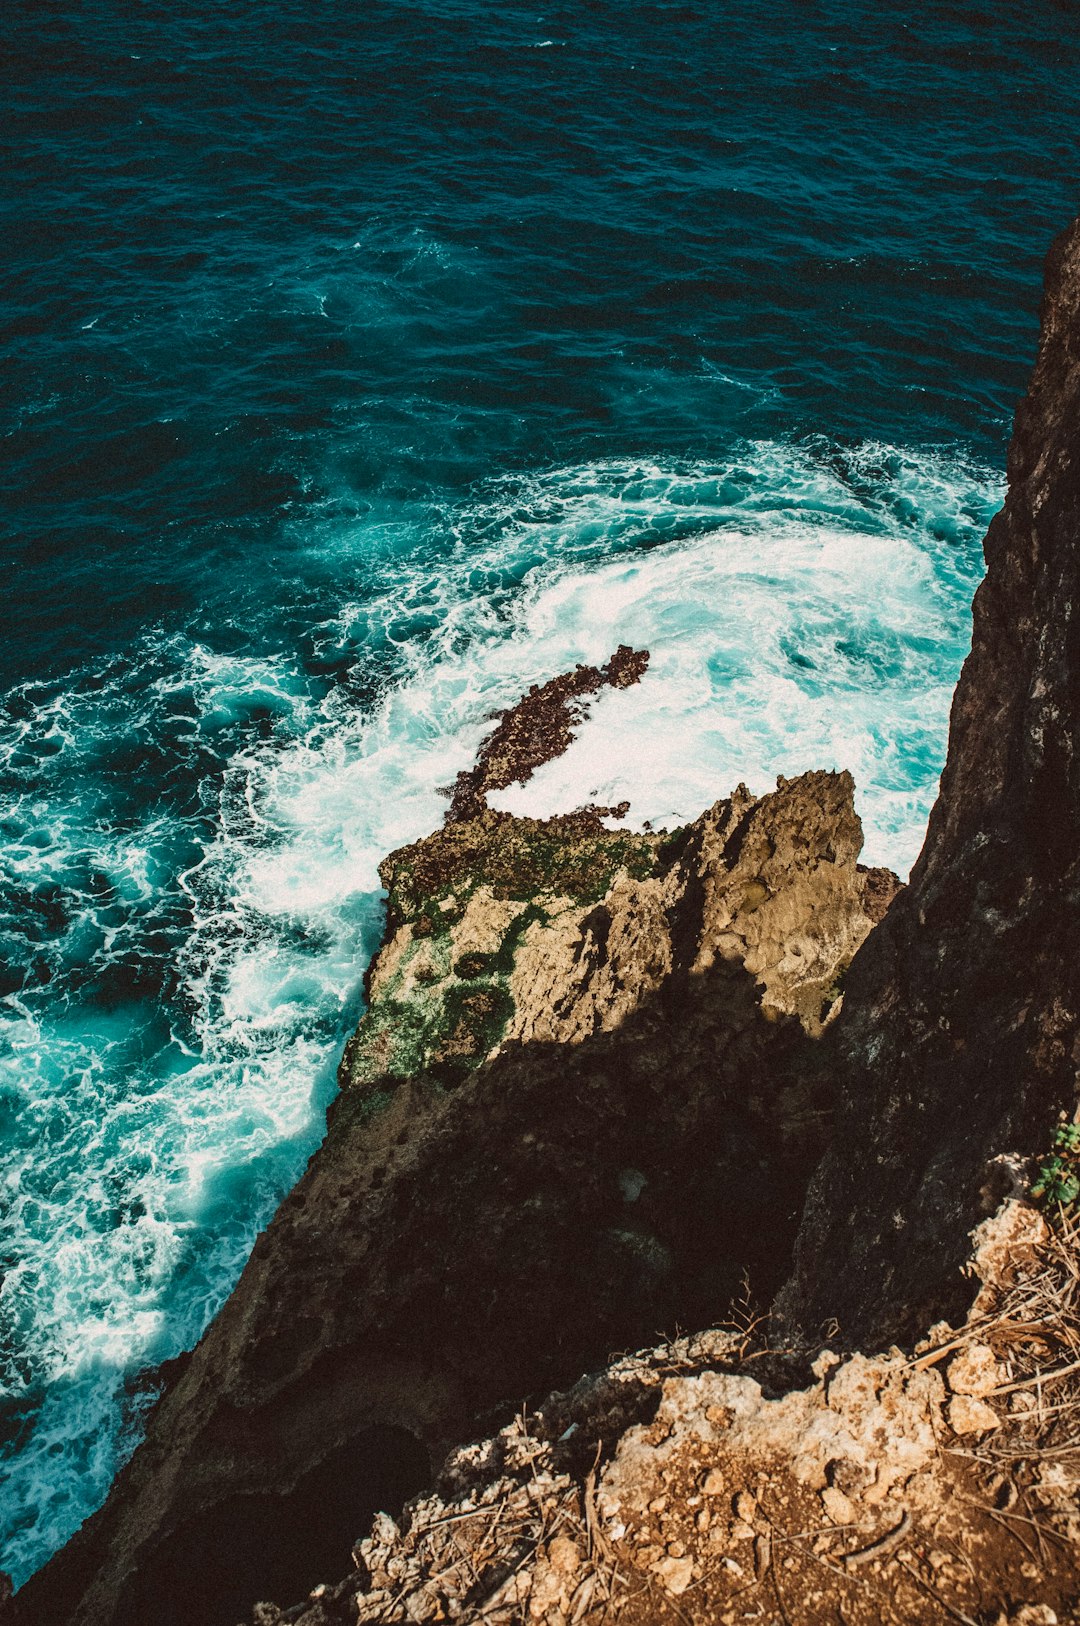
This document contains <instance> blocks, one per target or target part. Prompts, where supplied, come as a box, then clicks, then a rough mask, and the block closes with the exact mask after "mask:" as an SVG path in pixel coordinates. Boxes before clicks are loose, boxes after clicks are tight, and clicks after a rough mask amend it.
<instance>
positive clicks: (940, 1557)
mask: <svg viewBox="0 0 1080 1626" xmlns="http://www.w3.org/2000/svg"><path fill="white" fill-rule="evenodd" d="M926 1561H927V1563H928V1564H929V1565H930V1568H931V1569H932V1570H943V1569H944V1568H945V1567H946V1565H947V1564H948V1563H949V1555H948V1553H943V1552H942V1551H941V1549H940V1548H939V1547H931V1549H930V1551H929V1552H928V1553H927V1555H926Z"/></svg>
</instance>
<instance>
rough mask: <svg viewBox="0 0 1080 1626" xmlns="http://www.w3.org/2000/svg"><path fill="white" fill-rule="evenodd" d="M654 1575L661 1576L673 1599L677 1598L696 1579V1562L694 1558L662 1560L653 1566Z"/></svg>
mask: <svg viewBox="0 0 1080 1626" xmlns="http://www.w3.org/2000/svg"><path fill="white" fill-rule="evenodd" d="M652 1573H653V1574H654V1575H656V1576H659V1578H660V1580H661V1581H662V1582H663V1583H664V1585H665V1587H666V1588H667V1590H668V1591H669V1592H670V1593H671V1595H672V1597H674V1598H677V1597H678V1596H679V1595H680V1593H682V1592H685V1591H686V1589H687V1587H688V1586H689V1585H690V1582H691V1581H692V1580H693V1579H694V1561H693V1559H692V1558H670V1557H668V1558H661V1559H660V1560H659V1561H658V1562H657V1563H655V1564H654V1565H653V1566H652Z"/></svg>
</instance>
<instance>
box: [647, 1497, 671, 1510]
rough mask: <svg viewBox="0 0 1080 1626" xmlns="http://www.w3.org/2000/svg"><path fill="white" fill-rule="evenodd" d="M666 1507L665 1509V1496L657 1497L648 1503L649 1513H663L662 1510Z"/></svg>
mask: <svg viewBox="0 0 1080 1626" xmlns="http://www.w3.org/2000/svg"><path fill="white" fill-rule="evenodd" d="M666 1507H667V1497H666V1496H657V1497H656V1498H655V1499H654V1500H653V1501H651V1502H650V1503H649V1512H650V1513H663V1511H664V1509H665V1508H666Z"/></svg>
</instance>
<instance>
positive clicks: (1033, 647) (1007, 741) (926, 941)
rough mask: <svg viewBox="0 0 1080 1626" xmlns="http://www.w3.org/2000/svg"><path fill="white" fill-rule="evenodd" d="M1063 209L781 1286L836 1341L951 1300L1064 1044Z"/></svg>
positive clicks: (1058, 1067) (1073, 302)
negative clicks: (934, 778) (998, 485)
mask: <svg viewBox="0 0 1080 1626" xmlns="http://www.w3.org/2000/svg"><path fill="white" fill-rule="evenodd" d="M1078 425H1080V222H1078V223H1077V224H1076V225H1074V226H1073V227H1072V228H1071V229H1070V230H1069V231H1067V232H1066V233H1065V234H1064V236H1062V237H1061V238H1060V239H1059V240H1058V242H1057V243H1056V244H1055V245H1054V247H1053V249H1052V251H1051V253H1050V256H1049V259H1048V262H1047V268H1046V292H1045V298H1044V302H1043V312H1042V339H1041V344H1040V348H1039V356H1038V361H1037V364H1036V367H1035V372H1034V375H1033V378H1032V381H1031V386H1030V389H1029V391H1028V395H1027V399H1026V400H1025V401H1024V402H1023V403H1022V405H1021V406H1020V408H1019V410H1018V412H1017V417H1016V427H1015V432H1014V435H1013V440H1012V444H1011V447H1010V451H1009V490H1008V496H1007V499H1006V502H1005V507H1004V509H1003V511H1002V512H1001V513H1000V514H999V515H998V516H997V518H996V519H995V520H994V521H993V523H992V525H991V527H990V530H989V533H988V535H987V538H986V561H987V573H986V578H985V580H984V581H983V583H982V586H981V587H980V588H979V591H978V593H977V595H976V598H975V605H974V635H973V641H972V650H971V655H970V657H969V659H968V661H967V663H966V664H965V666H964V670H963V674H962V676H961V678H960V683H959V686H958V688H957V691H956V696H955V699H954V702H953V709H952V721H951V730H950V738H949V752H948V762H947V765H946V768H945V772H944V774H943V776H942V781H941V794H940V797H939V799H938V802H937V804H936V806H935V808H934V810H933V813H932V815H931V819H930V827H929V831H928V834H927V839H926V845H925V847H924V849H923V852H922V855H921V857H920V858H919V861H918V863H917V864H916V866H915V869H914V870H913V872H912V876H911V881H910V885H909V886H908V888H907V889H906V891H905V892H904V893H903V894H902V895H901V896H900V898H899V899H898V900H897V903H896V905H895V906H894V908H893V909H891V910H890V912H889V915H888V918H887V919H886V920H885V922H884V924H883V925H882V926H881V928H880V929H879V930H878V931H876V932H875V933H874V934H873V936H872V937H871V938H870V940H869V941H868V942H867V943H866V945H865V947H864V948H863V950H862V951H861V952H860V954H859V955H858V956H857V958H856V960H855V962H854V964H853V965H852V967H851V971H850V973H849V976H848V981H847V985H846V986H847V994H846V998H845V1010H844V1013H843V1017H842V1019H841V1022H840V1023H839V1025H838V1030H837V1033H836V1039H837V1042H838V1049H839V1060H838V1071H839V1074H840V1077H841V1079H842V1090H841V1104H840V1109H839V1113H838V1117H837V1122H836V1131H835V1139H834V1143H833V1147H832V1150H831V1151H830V1153H829V1155H828V1157H827V1158H826V1160H825V1163H824V1165H823V1167H822V1169H821V1171H820V1173H819V1175H818V1177H817V1178H816V1180H815V1182H814V1186H813V1190H812V1193H811V1198H810V1201H809V1204H808V1208H807V1214H806V1219H805V1221H804V1224H803V1227H802V1231H801V1235H800V1241H799V1250H798V1269H797V1273H796V1275H795V1278H794V1281H793V1282H792V1284H791V1286H790V1288H789V1289H788V1291H787V1292H786V1293H785V1294H784V1297H783V1301H782V1303H783V1308H784V1311H785V1313H786V1315H787V1316H788V1318H789V1320H791V1321H793V1322H795V1323H797V1324H800V1325H802V1326H803V1327H804V1328H814V1327H816V1326H818V1325H819V1324H820V1323H821V1322H822V1321H824V1320H826V1319H830V1318H836V1319H837V1320H838V1321H839V1322H840V1324H841V1327H842V1330H843V1336H844V1337H845V1339H847V1340H848V1341H849V1342H855V1343H858V1342H862V1341H864V1340H868V1341H871V1342H873V1343H877V1342H880V1341H881V1340H883V1339H885V1340H887V1339H888V1338H891V1337H894V1336H902V1335H905V1334H910V1333H911V1332H912V1331H913V1329H914V1328H916V1327H917V1326H918V1325H919V1324H921V1323H923V1324H924V1323H925V1322H926V1321H927V1320H928V1319H933V1318H934V1317H935V1316H936V1315H939V1314H950V1315H955V1314H957V1313H958V1312H959V1309H960V1307H961V1304H962V1302H963V1296H964V1292H965V1288H964V1285H963V1278H962V1277H961V1275H960V1269H959V1267H960V1263H961V1260H962V1258H963V1255H964V1248H965V1238H966V1233H967V1231H968V1230H969V1228H970V1227H971V1225H972V1224H973V1223H975V1222H976V1220H977V1219H978V1218H979V1217H980V1216H981V1215H983V1214H985V1213H986V1212H987V1211H988V1209H989V1208H992V1207H993V1206H994V1204H995V1203H996V1202H997V1201H998V1200H999V1198H1000V1196H1001V1195H1002V1188H1003V1185H1005V1184H1007V1181H1008V1177H1009V1165H1008V1164H1007V1163H1005V1164H1002V1163H1000V1162H999V1163H995V1159H997V1158H1001V1157H1004V1156H1007V1155H1008V1154H1017V1153H1018V1154H1030V1153H1032V1152H1035V1151H1038V1150H1040V1149H1041V1148H1042V1147H1043V1146H1044V1145H1045V1144H1046V1141H1047V1139H1048V1136H1049V1133H1050V1131H1051V1127H1052V1124H1053V1122H1054V1119H1055V1117H1056V1114H1057V1113H1058V1111H1059V1110H1065V1111H1068V1112H1069V1113H1071V1112H1072V1111H1073V1109H1074V1107H1075V1104H1076V1100H1077V1078H1078V1067H1080V955H1078V953H1077V946H1078V944H1080V428H1078Z"/></svg>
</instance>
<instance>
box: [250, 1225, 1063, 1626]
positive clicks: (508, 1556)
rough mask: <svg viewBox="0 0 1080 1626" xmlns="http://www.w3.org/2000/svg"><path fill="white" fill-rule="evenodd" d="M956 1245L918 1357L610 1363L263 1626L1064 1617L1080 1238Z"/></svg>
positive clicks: (776, 1623)
mask: <svg viewBox="0 0 1080 1626" xmlns="http://www.w3.org/2000/svg"><path fill="white" fill-rule="evenodd" d="M973 1240H974V1244H975V1246H974V1249H973V1257H972V1260H971V1269H972V1270H973V1272H974V1274H976V1275H977V1276H978V1278H979V1280H980V1284H981V1285H980V1291H979V1295H978V1298H977V1301H976V1304H975V1306H974V1308H973V1311H972V1314H971V1315H970V1316H969V1318H968V1319H967V1321H966V1322H965V1323H964V1324H963V1325H962V1326H961V1327H959V1328H957V1329H953V1328H951V1327H949V1326H947V1325H944V1324H938V1325H936V1326H935V1327H933V1328H931V1329H930V1330H929V1333H928V1335H927V1336H926V1337H924V1338H923V1339H922V1340H921V1341H920V1342H919V1343H918V1344H917V1345H916V1346H915V1350H914V1352H913V1353H910V1354H908V1353H905V1352H902V1351H901V1350H899V1349H895V1348H894V1349H892V1350H890V1351H888V1352H886V1353H884V1354H880V1355H876V1356H873V1357H867V1356H864V1355H851V1356H848V1357H847V1358H842V1357H841V1356H840V1355H838V1354H835V1353H834V1352H832V1351H831V1350H828V1349H825V1350H822V1351H820V1352H819V1353H818V1355H817V1358H816V1359H815V1360H814V1361H813V1363H812V1365H811V1366H810V1367H809V1369H808V1370H803V1371H800V1370H799V1365H798V1363H797V1362H796V1361H794V1360H793V1359H792V1358H791V1357H790V1356H784V1355H782V1354H777V1353H769V1352H768V1351H766V1350H763V1349H761V1348H758V1349H756V1350H754V1349H748V1347H747V1345H748V1341H749V1340H748V1338H747V1335H746V1332H745V1330H744V1331H743V1333H741V1334H740V1333H739V1332H736V1331H734V1330H728V1331H722V1330H721V1331H713V1332H710V1333H704V1334H700V1335H698V1336H696V1337H693V1338H683V1339H678V1340H676V1341H674V1342H672V1343H668V1344H665V1345H663V1346H661V1347H659V1348H656V1349H652V1350H648V1351H643V1352H641V1353H639V1354H637V1355H634V1356H630V1357H624V1358H622V1359H621V1360H619V1361H617V1362H615V1363H613V1364H612V1365H611V1366H610V1367H609V1368H608V1369H607V1370H606V1371H605V1372H603V1373H602V1374H600V1375H598V1376H596V1377H594V1378H591V1379H587V1380H584V1381H583V1382H581V1383H580V1384H578V1385H577V1386H576V1388H575V1389H574V1390H572V1391H571V1392H570V1393H568V1394H562V1395H555V1396H552V1397H551V1398H550V1399H549V1400H548V1401H547V1402H546V1403H545V1404H544V1405H543V1406H542V1407H541V1408H540V1409H539V1410H538V1411H537V1412H536V1413H534V1414H528V1413H525V1412H523V1413H522V1414H521V1415H520V1416H519V1417H518V1418H516V1419H515V1420H514V1421H513V1423H511V1424H510V1425H509V1426H508V1427H506V1428H504V1429H503V1430H502V1431H501V1432H500V1433H499V1434H498V1435H497V1436H495V1437H493V1438H491V1439H488V1440H486V1441H484V1442H482V1443H481V1444H478V1445H474V1446H470V1447H468V1448H466V1449H465V1450H462V1451H459V1452H457V1453H455V1454H454V1455H453V1456H452V1457H451V1458H450V1460H449V1461H448V1463H447V1464H446V1466H445V1468H444V1471H443V1474H442V1478H441V1481H440V1484H439V1487H438V1491H437V1493H436V1494H433V1495H428V1496H425V1497H422V1498H419V1499H418V1500H417V1501H415V1502H413V1503H412V1504H411V1505H410V1506H409V1507H408V1508H407V1509H406V1510H405V1514H404V1516H403V1517H402V1518H401V1520H400V1522H398V1521H395V1520H394V1519H392V1518H391V1517H389V1516H388V1515H387V1514H380V1515H379V1516H378V1517H377V1518H376V1519H375V1521H374V1523H373V1525H372V1527H371V1529H370V1531H369V1533H367V1534H366V1535H365V1536H364V1537H363V1539H361V1540H360V1541H358V1542H357V1544H356V1547H355V1549H354V1553H353V1565H354V1567H353V1570H352V1573H351V1574H350V1575H349V1576H348V1577H347V1578H346V1579H345V1580H343V1581H340V1582H339V1583H337V1584H336V1585H322V1586H320V1587H318V1588H316V1589H315V1590H313V1592H312V1593H311V1595H310V1597H309V1598H308V1600H307V1601H306V1602H305V1603H301V1604H297V1605H294V1606H293V1607H292V1608H289V1609H286V1610H282V1609H279V1608H278V1607H277V1606H276V1605H274V1604H270V1603H266V1604H262V1605H260V1606H258V1607H257V1608H256V1610H255V1612H254V1614H253V1616H251V1617H250V1618H251V1620H252V1621H253V1622H254V1626H288V1623H295V1626H344V1623H346V1622H347V1623H349V1626H352V1623H357V1626H364V1623H368V1626H375V1623H385V1626H392V1623H398V1622H401V1623H404V1622H414V1623H417V1626H427V1623H435V1622H445V1621H457V1622H461V1623H463V1626H464V1623H479V1622H485V1623H487V1626H514V1623H528V1622H538V1623H545V1626H565V1623H567V1622H574V1623H577V1622H584V1623H585V1626H599V1622H601V1621H612V1620H617V1621H618V1622H620V1626H668V1623H672V1626H674V1623H675V1622H683V1623H685V1622H688V1621H695V1622H709V1623H716V1626H735V1623H737V1622H738V1623H741V1622H743V1621H746V1620H757V1621H762V1622H767V1623H769V1626H783V1623H785V1622H788V1621H792V1622H793V1621H799V1622H800V1623H803V1626H825V1623H828V1626H833V1623H835V1622H837V1621H841V1622H844V1623H845V1626H911V1623H912V1622H914V1621H917V1622H919V1623H920V1626H947V1623H948V1622H956V1621H959V1622H961V1623H964V1622H969V1623H972V1626H1055V1623H1060V1626H1067V1623H1069V1622H1072V1621H1075V1620H1076V1619H1077V1618H1078V1616H1077V1613H1076V1609H1077V1603H1078V1600H1080V1574H1078V1571H1077V1557H1078V1555H1080V1512H1078V1511H1077V1507H1078V1504H1077V1491H1078V1489H1080V1457H1078V1454H1077V1450H1076V1438H1077V1436H1076V1423H1077V1415H1078V1413H1080V1384H1078V1383H1077V1378H1076V1374H1075V1372H1074V1371H1071V1370H1070V1361H1069V1360H1068V1358H1067V1357H1066V1354H1065V1346H1067V1345H1068V1344H1069V1342H1070V1340H1073V1339H1075V1338H1076V1335H1077V1333H1078V1331H1080V1304H1078V1303H1077V1302H1076V1301H1075V1297H1074V1294H1073V1289H1074V1287H1075V1246H1076V1238H1075V1236H1074V1235H1072V1234H1071V1232H1070V1231H1069V1230H1066V1231H1065V1232H1064V1233H1063V1232H1061V1231H1060V1230H1059V1231H1056V1232H1055V1231H1051V1230H1050V1228H1049V1227H1048V1226H1047V1225H1046V1223H1045V1222H1044V1220H1043V1218H1042V1217H1041V1216H1040V1215H1039V1214H1038V1213H1037V1212H1036V1211H1035V1210H1034V1209H1033V1208H1031V1207H1030V1206H1028V1205H1026V1204H1023V1203H1018V1202H1015V1201H1010V1202H1009V1203H1007V1204H1006V1205H1005V1206H1004V1207H1003V1208H1002V1210H1000V1211H999V1213H998V1214H997V1215H996V1216H995V1217H994V1218H993V1219H992V1220H991V1221H988V1222H986V1223H985V1224H984V1225H983V1226H982V1227H981V1228H980V1230H979V1231H978V1232H977V1233H976V1235H975V1237H974V1239H973ZM1070 1283H1072V1286H1070ZM1046 1392H1053V1394H1054V1395H1055V1401H1054V1402H1053V1406H1052V1409H1047V1408H1046V1407H1044V1406H1043V1405H1042V1404H1041V1403H1040V1401H1039V1399H1038V1398H1037V1397H1039V1396H1041V1395H1042V1394H1044V1393H1046ZM1069 1442H1071V1449H1070V1444H1069Z"/></svg>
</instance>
